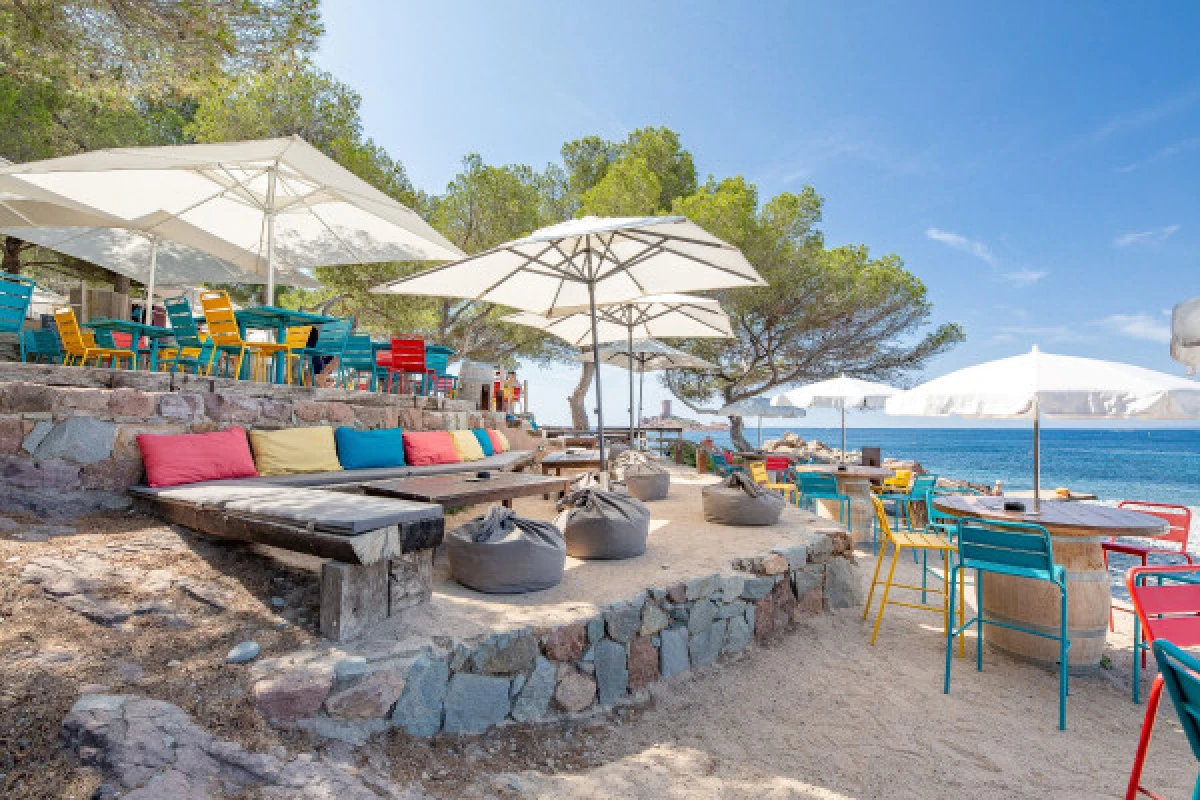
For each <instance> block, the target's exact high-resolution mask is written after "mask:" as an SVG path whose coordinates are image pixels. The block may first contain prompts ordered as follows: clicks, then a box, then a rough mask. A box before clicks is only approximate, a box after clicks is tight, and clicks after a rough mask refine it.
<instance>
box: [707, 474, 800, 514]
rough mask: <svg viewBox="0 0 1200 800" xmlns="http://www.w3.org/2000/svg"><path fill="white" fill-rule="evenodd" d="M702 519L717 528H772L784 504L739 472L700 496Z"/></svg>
mask: <svg viewBox="0 0 1200 800" xmlns="http://www.w3.org/2000/svg"><path fill="white" fill-rule="evenodd" d="M700 495H701V500H702V502H703V504H704V519H705V520H706V521H708V522H715V523H717V524H718V525H774V524H775V523H776V522H778V521H779V517H780V515H781V514H783V507H784V506H785V505H787V502H786V501H785V500H784V499H783V498H782V497H781V496H780V495H777V494H775V493H774V492H772V491H771V490H769V489H766V488H764V487H762V486H759V485H758V484H757V483H755V482H754V481H752V480H751V479H750V476H749V475H746V474H745V473H742V472H734V473H731V474H730V476H729V477H728V478H726V479H725V480H724V481H723V482H721V483H719V484H717V485H715V486H706V487H704V490H703V491H702V492H701V493H700Z"/></svg>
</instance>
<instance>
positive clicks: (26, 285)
mask: <svg viewBox="0 0 1200 800" xmlns="http://www.w3.org/2000/svg"><path fill="white" fill-rule="evenodd" d="M34 286H35V284H34V282H33V281H31V280H29V278H23V277H21V276H20V275H11V274H9V273H7V272H0V332H3V333H16V332H17V331H19V330H21V328H23V327H25V315H26V314H28V313H29V304H30V302H32V301H33V289H34Z"/></svg>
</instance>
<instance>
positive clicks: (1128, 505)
mask: <svg viewBox="0 0 1200 800" xmlns="http://www.w3.org/2000/svg"><path fill="white" fill-rule="evenodd" d="M1117 508H1124V509H1126V510H1128V511H1138V512H1140V513H1142V514H1150V515H1151V516H1155V517H1158V518H1159V519H1163V520H1166V522H1167V524H1168V525H1170V526H1171V527H1170V530H1169V531H1168V533H1167V535H1166V536H1163V537H1161V538H1159V539H1155V540H1154V541H1155V543H1156V544H1157V543H1159V542H1171V543H1173V544H1175V545H1178V547H1153V546H1149V545H1141V544H1131V543H1127V542H1119V541H1117V537H1115V536H1114V537H1112V538H1111V539H1109V540H1108V541H1107V542H1105V543H1104V544H1103V545H1102V547H1103V548H1104V566H1105V567H1107V566H1108V554H1109V553H1124V554H1126V555H1131V556H1136V557H1138V558H1140V559H1141V560H1142V566H1143V567H1144V566H1146V565H1147V564H1148V563H1149V562H1148V560H1147V559H1148V558H1149V557H1150V556H1151V555H1153V554H1155V553H1157V554H1159V555H1168V556H1183V557H1184V558H1185V559H1187V563H1189V564H1193V563H1195V562H1193V561H1192V557H1191V556H1190V555H1189V554H1188V551H1187V548H1188V534H1189V532H1190V531H1191V529H1192V512H1191V509H1189V508H1188V507H1187V506H1173V505H1165V504H1163V503H1144V502H1142V501H1141V500H1122V501H1121V502H1120V503H1117ZM1114 610H1116V611H1125V612H1127V613H1133V612H1132V611H1130V609H1128V608H1125V607H1123V606H1118V605H1116V604H1113V605H1112V606H1110V607H1109V611H1108V629H1109V630H1110V631H1111V630H1116V628H1115V627H1114V625H1113V615H1112V612H1113V611H1114ZM1145 665H1146V653H1145V652H1143V653H1142V666H1145Z"/></svg>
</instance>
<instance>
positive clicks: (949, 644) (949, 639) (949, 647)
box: [942, 565, 967, 694]
mask: <svg viewBox="0 0 1200 800" xmlns="http://www.w3.org/2000/svg"><path fill="white" fill-rule="evenodd" d="M954 570H955V571H956V572H959V573H961V572H962V566H961V565H956V566H955V567H954ZM958 594H960V593H958V592H955V591H954V579H953V578H951V579H950V618H951V619H953V618H954V605H955V601H956V600H958V599H960V598H958V597H956V595H958ZM961 600H962V602H963V603H964V604H965V603H966V602H967V598H966V596H965V595H963V596H962V597H961ZM962 628H963V630H962V633H961V634H960V635H963V634H965V633H966V626H965V625H964V626H962ZM953 661H954V629H953V628H951V629H950V631H949V632H948V633H947V634H946V676H945V679H944V680H943V684H942V693H943V694H950V665H951V663H952V662H953Z"/></svg>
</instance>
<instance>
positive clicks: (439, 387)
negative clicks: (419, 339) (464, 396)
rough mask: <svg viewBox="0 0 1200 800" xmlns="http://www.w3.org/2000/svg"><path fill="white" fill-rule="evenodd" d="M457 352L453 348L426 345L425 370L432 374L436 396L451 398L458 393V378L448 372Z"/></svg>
mask: <svg viewBox="0 0 1200 800" xmlns="http://www.w3.org/2000/svg"><path fill="white" fill-rule="evenodd" d="M457 352H458V351H456V350H455V349H454V348H453V347H446V346H445V345H440V344H427V345H425V369H426V370H428V371H429V372H430V373H431V375H430V379H431V383H432V385H433V393H434V394H444V395H447V396H450V395H453V394H455V393H456V392H457V391H458V377H457V376H454V375H450V374H448V373H447V372H446V370H447V369H449V367H450V357H451V356H453V355H455V354H456V353H457Z"/></svg>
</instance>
